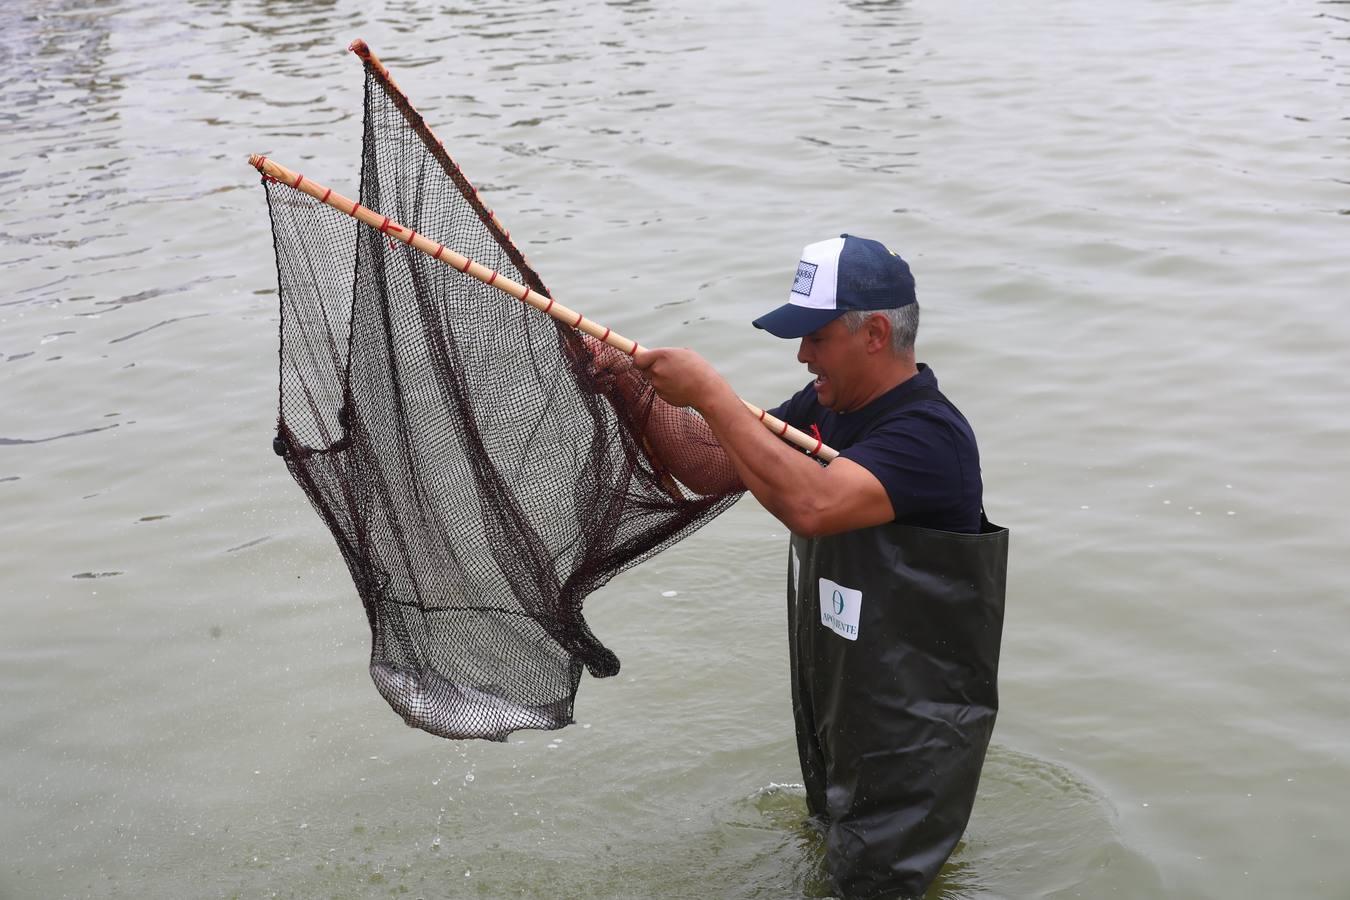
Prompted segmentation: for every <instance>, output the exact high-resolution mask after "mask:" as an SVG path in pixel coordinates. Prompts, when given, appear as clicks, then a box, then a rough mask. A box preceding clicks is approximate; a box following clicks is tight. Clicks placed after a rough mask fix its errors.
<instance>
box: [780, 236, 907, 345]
mask: <svg viewBox="0 0 1350 900" xmlns="http://www.w3.org/2000/svg"><path fill="white" fill-rule="evenodd" d="M913 302H915V301H914V276H913V275H912V274H910V271H909V263H907V262H905V261H904V260H903V259H901V258H900V256H899V254H897V253H892V252H891V251H890V250H887V249H886V247H885V245H884V244H882V243H881V242H879V241H873V240H868V239H867V238H860V237H856V236H854V235H851V234H841V235H839V237H837V238H831V239H830V240H828V241H820V242H819V243H816V244H808V245H807V246H806V248H805V249H804V250H802V258H801V261H800V262H799V263H797V277H796V278H794V279H793V280H792V290H791V292H789V294H788V302H787V303H784V304H783V305H782V306H780V307H778V308H777V309H775V310H773V311H772V312H769V313H765V314H764V315H762V316H760V317H759V318H758V319H755V322H754V325H755V327H756V328H763V329H764V330H765V331H767V332H769V333H770V334H772V335H774V336H775V337H780V338H799V337H805V336H806V335H808V334H810V333H811V332H813V331H816V330H818V329H820V328H824V327H825V326H826V325H828V324H830V323H831V322H833V321H834V320H835V319H837V318H839V317H840V316H842V315H843V314H844V313H846V312H848V311H849V310H853V309H868V310H871V309H897V308H899V307H901V306H908V305H909V304H911V303H913Z"/></svg>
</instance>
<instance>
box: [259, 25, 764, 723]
mask: <svg viewBox="0 0 1350 900" xmlns="http://www.w3.org/2000/svg"><path fill="white" fill-rule="evenodd" d="M354 49H357V51H358V53H359V54H361V55H362V58H363V60H364V61H365V71H366V78H365V113H364V123H365V124H364V138H363V142H362V153H361V188H360V197H359V204H360V206H362V207H366V208H367V209H368V210H373V211H374V212H375V213H376V214H378V215H379V216H381V217H383V218H384V221H385V226H388V223H389V222H391V221H392V222H399V223H402V224H403V225H404V226H406V227H407V228H409V229H412V230H413V231H415V232H416V233H417V234H418V235H422V236H424V237H425V238H428V239H430V240H433V241H436V242H438V243H439V244H442V245H443V246H444V247H447V248H448V247H453V248H455V249H456V250H457V251H459V252H460V253H461V254H463V255H465V256H467V257H470V258H472V259H473V260H474V261H475V262H477V263H481V264H482V265H485V266H488V267H491V268H492V269H493V270H494V272H499V273H500V274H501V276H503V277H505V278H509V279H512V280H514V281H516V282H518V283H519V284H521V285H525V286H528V288H529V289H530V291H532V292H534V293H535V294H537V295H541V296H545V297H547V296H550V295H549V294H548V290H547V288H546V287H545V286H544V284H543V282H542V281H541V280H540V278H539V276H538V275H537V274H536V273H535V272H534V270H533V269H531V268H530V266H529V265H528V264H527V263H526V261H525V259H524V257H523V256H522V255H521V253H520V251H519V250H518V249H517V248H516V247H515V245H514V244H512V242H511V241H510V239H509V236H508V234H507V232H506V231H505V230H504V229H503V228H502V227H501V226H500V224H499V223H498V221H497V220H496V218H495V217H494V215H493V214H492V212H491V211H490V210H488V209H487V208H486V207H485V206H484V204H483V203H482V202H481V201H480V199H479V197H478V195H477V192H476V191H475V190H474V188H473V187H472V185H470V184H469V182H468V181H467V180H466V179H465V178H464V176H463V174H462V173H461V172H460V170H459V168H458V167H457V166H456V165H455V163H454V162H453V161H452V160H451V159H450V157H449V156H448V155H447V154H446V152H445V149H444V148H443V147H442V146H441V145H440V143H439V142H438V141H437V140H436V138H435V136H434V135H433V134H432V133H431V131H430V130H429V129H428V127H427V126H426V124H425V123H424V122H423V120H422V117H421V116H420V115H419V114H418V113H417V112H416V111H415V110H414V109H413V108H412V106H411V104H410V103H409V102H408V100H407V98H406V97H405V96H404V95H403V94H402V92H401V91H400V90H399V89H398V88H397V86H396V85H395V84H394V83H393V82H392V80H390V78H389V76H388V73H387V72H386V71H385V70H384V68H383V66H381V65H380V64H379V62H378V60H375V59H374V58H373V57H371V56H370V55H369V53H368V51H367V52H364V53H362V50H363V49H364V48H363V47H358V46H357V45H354ZM299 180H300V179H299V178H297V181H296V184H297V185H298V184H299ZM264 185H265V189H266V192H267V202H268V209H269V212H270V215H271V223H272V234H273V241H274V245H275V250H276V260H277V275H278V286H279V295H280V307H281V324H280V338H281V340H280V374H281V377H280V399H279V414H278V417H277V435H276V439H275V442H274V448H275V450H276V451H277V453H278V454H279V455H281V456H282V457H283V458H284V460H285V463H286V466H287V468H288V469H289V470H290V473H291V475H292V476H293V477H294V478H295V480H296V482H297V483H298V484H299V485H300V487H301V488H302V489H303V490H304V492H305V495H306V496H307V497H308V498H309V500H310V502H311V503H312V504H313V506H314V508H315V509H316V510H317V511H318V513H319V515H320V516H321V517H322V518H323V520H324V522H325V523H326V524H327V525H328V528H329V529H330V530H331V531H332V534H333V537H334V539H335V540H336V542H337V545H338V549H339V551H340V552H341V554H342V557H343V559H344V560H345V561H346V564H347V567H348V569H349V570H350V572H351V576H352V580H353V582H354V583H355V586H356V590H357V593H358V594H359V595H360V597H361V601H362V603H363V605H364V607H365V611H366V616H367V618H368V621H369V624H370V631H371V654H370V674H371V678H372V679H373V680H374V682H375V686H376V688H377V689H378V690H379V692H380V694H381V695H382V696H383V697H384V699H385V700H386V701H387V702H388V703H389V705H390V706H392V707H393V708H394V709H395V710H396V711H397V712H398V713H399V714H400V715H401V716H402V717H403V719H404V720H405V721H406V722H407V723H408V724H409V725H411V726H414V727H417V728H421V729H423V730H425V731H428V732H430V733H432V734H436V735H440V736H442V737H446V738H484V739H488V740H496V741H500V740H505V739H506V736H507V735H509V734H510V733H511V732H512V731H515V730H517V729H523V728H534V729H556V728H561V727H563V726H565V725H567V724H569V723H570V722H571V721H572V714H573V703H574V700H575V697H576V693H577V688H578V685H579V682H580V678H581V672H582V670H583V668H584V669H585V670H586V671H589V672H590V674H591V675H592V676H594V677H605V676H610V675H614V674H615V673H616V672H618V670H619V661H618V659H617V658H616V657H615V655H614V654H613V653H612V652H610V651H609V650H608V649H607V648H606V647H605V646H604V645H603V644H601V642H600V641H599V640H598V639H597V638H596V637H595V635H594V634H593V633H592V631H591V629H590V628H589V627H588V625H587V623H586V621H585V619H584V618H583V616H582V604H583V601H584V600H585V598H586V597H587V595H589V594H590V593H592V592H593V591H595V590H596V589H597V588H599V587H600V586H601V585H603V584H605V583H606V582H607V581H609V580H610V579H611V578H613V577H614V576H615V575H616V574H617V573H619V572H622V571H623V570H625V569H627V568H628V567H630V566H633V565H635V564H636V563H638V562H640V561H642V560H643V559H646V558H647V557H649V556H651V555H653V554H655V553H657V552H659V551H660V550H662V549H664V548H666V547H668V546H670V545H671V544H673V543H675V542H676V541H678V540H680V539H681V538H683V537H685V536H687V535H689V534H690V533H692V532H693V531H694V530H695V529H697V528H698V527H699V526H701V525H703V524H705V523H706V522H708V521H709V520H711V519H712V518H713V517H714V516H716V515H717V514H718V513H720V512H722V511H723V510H725V509H726V508H727V507H728V506H729V505H730V504H731V503H733V502H734V501H735V500H736V498H737V497H738V496H739V492H738V490H735V489H724V490H716V491H712V492H705V493H696V492H695V491H694V490H691V489H689V488H687V487H684V486H681V485H680V484H679V483H677V482H676V481H674V479H672V478H671V477H670V475H669V474H667V473H666V471H665V468H664V465H663V463H662V461H661V460H660V459H658V458H657V457H656V456H655V454H654V453H652V452H651V450H650V447H649V445H648V444H647V443H646V441H645V440H644V434H645V433H647V432H646V430H647V429H648V428H650V427H652V426H653V424H654V422H655V418H654V417H660V416H670V417H674V416H677V415H678V416H685V415H687V414H686V413H684V412H683V411H677V410H672V409H671V408H670V407H667V406H665V405H664V404H663V403H662V402H661V401H660V400H658V399H657V398H655V397H654V395H653V393H652V391H651V390H650V388H648V387H646V386H645V385H642V386H640V387H639V388H638V389H637V390H636V391H633V390H632V389H631V385H630V389H629V390H628V391H620V390H619V389H618V388H617V387H616V381H615V379H614V377H613V376H612V375H611V373H610V372H608V371H605V370H603V369H598V368H597V366H596V365H595V364H594V363H593V355H592V350H593V347H592V348H588V347H587V346H586V344H585V341H586V340H589V339H583V338H582V336H581V335H580V334H578V333H577V332H576V331H574V330H573V329H571V328H569V327H567V326H566V325H565V324H562V323H559V322H557V321H555V320H554V319H552V318H549V317H548V316H544V315H540V313H539V311H538V310H536V309H533V308H531V307H529V306H526V305H524V304H521V303H519V302H516V301H515V300H512V299H511V298H510V297H508V296H504V295H503V294H501V293H500V292H499V291H498V290H496V289H495V288H493V287H489V286H488V285H486V284H484V283H483V282H482V281H480V280H477V279H475V278H473V277H470V276H469V275H467V274H463V273H461V272H459V271H456V270H455V269H454V268H451V267H450V266H448V265H445V264H444V262H442V261H440V260H438V259H434V258H432V257H430V256H427V255H425V254H424V253H421V252H419V251H417V250H415V249H413V247H411V246H409V245H408V244H406V243H403V242H400V241H395V240H392V239H391V237H390V235H389V233H388V228H387V227H382V228H381V229H376V228H373V227H368V226H367V225H364V224H361V223H359V222H358V221H356V220H355V219H353V218H351V217H350V215H348V214H344V212H343V211H339V210H336V209H334V208H332V207H331V206H330V205H327V204H326V203H324V202H320V198H316V197H313V196H310V195H309V194H306V193H304V192H302V191H300V190H297V189H296V186H293V185H291V184H286V183H280V182H278V181H276V180H274V179H266V178H265V179H264ZM329 193H331V192H329ZM466 268H467V266H466ZM494 277H495V276H494ZM672 421H674V419H673V418H672ZM710 449H711V445H710V443H708V442H704V443H702V444H700V442H699V441H698V440H697V439H695V440H691V441H690V442H689V443H687V444H686V445H684V447H683V449H682V451H681V452H683V453H687V454H692V455H693V456H695V457H697V456H698V455H699V454H701V453H707V454H708V456H709V459H710V460H712V461H715V459H716V456H715V454H712V453H709V452H708V451H710ZM667 462H668V460H667Z"/></svg>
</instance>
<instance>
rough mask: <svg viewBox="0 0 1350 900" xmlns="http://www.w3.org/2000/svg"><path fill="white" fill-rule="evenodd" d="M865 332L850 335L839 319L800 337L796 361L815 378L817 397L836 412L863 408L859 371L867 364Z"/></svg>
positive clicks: (861, 329) (860, 331) (863, 329)
mask: <svg viewBox="0 0 1350 900" xmlns="http://www.w3.org/2000/svg"><path fill="white" fill-rule="evenodd" d="M866 334H867V329H866V328H859V329H858V330H857V331H856V332H854V333H853V334H850V333H849V330H848V328H846V327H845V326H844V323H843V321H842V320H840V319H835V320H834V321H833V322H831V323H830V324H828V325H826V326H825V327H824V328H822V329H820V330H819V331H813V332H812V333H811V334H808V335H807V336H806V337H804V338H802V343H801V347H800V348H799V349H798V350H797V361H798V362H801V363H805V364H806V370H807V371H808V372H810V373H811V374H813V375H815V376H816V398H817V399H818V400H820V404H821V405H822V406H824V407H826V408H828V409H832V410H834V411H835V412H848V411H850V410H853V409H857V408H858V407H859V406H861V405H862V403H861V402H859V401H860V400H861V399H863V398H860V397H858V396H856V395H857V394H858V392H859V391H860V390H862V389H863V388H864V385H863V384H862V379H861V378H860V377H859V374H860V372H862V371H863V370H864V368H865V367H866V366H867V363H868V356H867V350H866V342H867V338H866Z"/></svg>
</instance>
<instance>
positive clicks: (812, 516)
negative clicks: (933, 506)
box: [633, 348, 895, 537]
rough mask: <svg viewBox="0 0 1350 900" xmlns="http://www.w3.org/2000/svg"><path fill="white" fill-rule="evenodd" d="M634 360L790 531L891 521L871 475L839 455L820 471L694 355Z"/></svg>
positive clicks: (820, 531)
mask: <svg viewBox="0 0 1350 900" xmlns="http://www.w3.org/2000/svg"><path fill="white" fill-rule="evenodd" d="M633 362H634V363H635V364H636V366H637V367H638V368H639V369H640V370H642V371H643V372H645V373H646V375H647V378H648V380H649V381H650V382H651V384H652V386H653V387H655V388H656V391H657V394H658V395H659V396H660V398H661V399H662V400H665V401H666V402H668V403H669V404H670V405H672V406H676V407H684V406H691V407H693V408H695V409H697V410H698V411H699V412H700V413H702V415H703V419H704V421H706V423H707V425H708V427H709V428H710V429H711V431H712V434H713V436H714V438H715V439H716V440H717V442H718V443H719V444H720V445H721V447H722V449H723V450H725V451H726V454H727V456H728V458H729V459H730V462H731V464H732V465H733V466H734V467H735V472H736V474H737V475H739V476H740V480H741V481H742V482H743V483H744V484H745V486H746V487H747V488H749V490H750V493H752V494H754V495H755V499H757V500H758V501H759V502H760V503H761V504H762V505H763V506H764V508H765V509H767V510H768V511H769V512H770V513H772V514H773V516H774V517H775V518H777V519H778V520H779V521H780V522H782V523H783V524H784V525H786V526H787V527H788V528H789V529H790V530H791V531H792V532H793V533H794V534H799V535H802V536H803V537H823V536H825V535H830V534H839V533H841V532H844V531H853V530H855V529H858V528H867V527H869V526H872V525H881V524H884V523H886V522H890V521H893V520H894V519H895V511H894V510H893V509H892V507H891V500H890V497H889V496H888V495H887V494H886V489H885V488H884V487H883V486H882V484H881V482H880V481H878V480H877V478H876V476H875V475H873V474H872V473H871V472H869V471H867V470H866V469H865V468H863V467H862V466H860V465H858V464H857V463H854V462H852V461H850V460H847V459H843V458H839V459H835V460H834V461H833V462H831V463H830V464H829V465H828V466H825V467H822V466H821V465H820V464H819V463H817V462H815V461H814V460H813V459H811V458H810V457H808V456H806V455H804V454H802V453H800V452H799V451H797V450H795V449H793V448H792V447H790V446H788V445H787V444H785V443H783V442H782V441H781V440H779V439H778V438H777V437H775V436H774V435H773V434H771V433H770V432H769V431H768V429H766V428H765V427H764V426H763V425H761V424H760V422H759V420H758V419H757V418H756V417H755V416H753V415H751V413H750V411H749V410H748V409H746V407H745V404H744V403H742V402H741V400H740V398H739V397H737V396H736V393H735V392H734V391H733V390H732V389H731V386H730V385H729V384H727V382H726V380H725V379H724V378H722V376H721V375H719V374H717V372H716V370H714V369H713V367H712V366H711V365H709V364H708V362H707V361H706V360H704V359H703V358H702V357H701V356H699V355H698V354H697V353H694V352H693V351H691V350H675V349H670V348H663V349H658V350H640V351H638V354H637V356H636V357H635V358H634V360H633ZM676 477H678V474H677V476H676Z"/></svg>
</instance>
